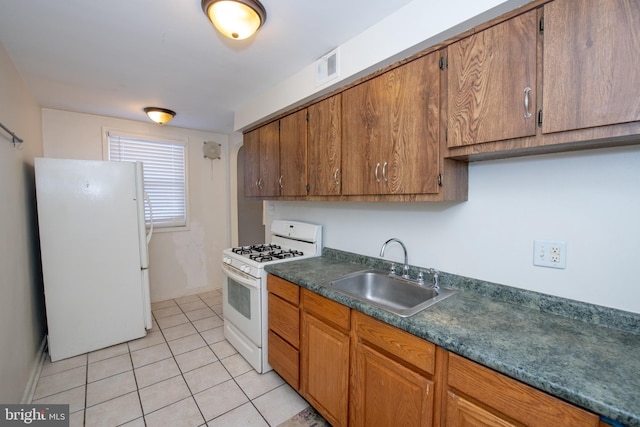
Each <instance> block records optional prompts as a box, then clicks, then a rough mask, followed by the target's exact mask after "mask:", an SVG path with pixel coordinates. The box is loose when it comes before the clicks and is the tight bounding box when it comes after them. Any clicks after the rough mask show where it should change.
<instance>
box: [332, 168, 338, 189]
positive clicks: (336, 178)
mask: <svg viewBox="0 0 640 427" xmlns="http://www.w3.org/2000/svg"><path fill="white" fill-rule="evenodd" d="M338 172H340V168H336V171H335V172H334V173H333V182H335V183H336V185H340V181H338Z"/></svg>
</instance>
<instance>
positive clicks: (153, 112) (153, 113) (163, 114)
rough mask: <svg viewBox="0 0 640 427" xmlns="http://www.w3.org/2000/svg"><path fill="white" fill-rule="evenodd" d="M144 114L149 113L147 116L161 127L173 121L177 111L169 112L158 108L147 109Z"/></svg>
mask: <svg viewBox="0 0 640 427" xmlns="http://www.w3.org/2000/svg"><path fill="white" fill-rule="evenodd" d="M144 112H145V113H147V116H149V118H150V119H151V120H153V121H154V122H156V123H158V124H159V125H164V124H167V123H169V122H170V121H171V119H173V118H174V117H175V115H176V112H175V111H171V110H167V109H166V108H158V107H146V108H145V109H144Z"/></svg>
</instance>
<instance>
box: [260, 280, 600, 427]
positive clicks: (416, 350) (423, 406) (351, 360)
mask: <svg viewBox="0 0 640 427" xmlns="http://www.w3.org/2000/svg"><path fill="white" fill-rule="evenodd" d="M267 283H268V285H267V286H268V290H269V363H270V364H271V366H272V367H273V368H274V370H275V371H276V372H278V373H279V374H280V375H281V376H282V377H283V378H284V379H285V380H286V381H287V382H288V383H289V384H290V385H291V386H292V387H294V388H295V389H296V390H298V391H299V393H300V394H301V395H302V396H303V397H304V398H305V399H306V400H307V401H309V403H310V404H311V405H312V406H313V407H314V408H315V409H316V410H317V411H318V412H319V413H320V414H321V415H322V416H323V417H324V418H325V419H327V421H329V422H330V423H331V425H332V426H334V427H337V426H348V425H349V426H354V427H356V426H363V427H378V426H379V427H387V426H389V427H395V426H407V427H412V426H416V427H426V426H429V427H431V426H433V427H436V426H450V427H506V426H518V427H521V426H525V425H526V426H529V427H547V426H563V427H590V426H591V427H604V425H603V424H600V420H599V417H598V416H597V415H595V414H592V413H590V412H588V411H585V410H583V409H580V408H578V407H575V406H573V405H571V404H569V403H567V402H565V401H563V400H561V399H558V398H555V397H553V396H551V395H549V394H546V393H544V392H542V391H540V390H537V389H535V388H533V387H530V386H528V385H526V384H523V383H521V382H519V381H517V380H514V379H512V378H509V377H507V376H505V375H503V374H500V373H498V372H495V371H493V370H491V369H489V368H486V367H484V366H482V365H479V364H477V363H475V362H472V361H470V360H468V359H465V358H463V357H461V356H458V355H456V354H454V353H451V352H447V351H446V350H444V349H442V348H440V347H438V346H436V345H434V344H433V343H430V342H428V341H425V340H423V339H421V338H418V337H416V336H415V335H411V334H409V333H407V332H404V331H402V330H400V329H398V328H395V327H393V326H390V325H388V324H386V323H384V322H381V321H379V320H376V319H374V318H372V317H370V316H367V315H365V314H362V313H360V312H358V311H356V310H351V309H349V308H348V307H346V306H343V305H342V304H339V303H337V302H335V301H331V300H329V299H327V298H324V297H322V296H320V295H318V294H316V293H314V292H311V291H309V290H307V289H300V288H299V287H298V286H297V285H295V284H293V283H290V282H287V281H286V280H283V279H280V278H278V277H275V276H269V278H268V280H267Z"/></svg>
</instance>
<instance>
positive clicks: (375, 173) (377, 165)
mask: <svg viewBox="0 0 640 427" xmlns="http://www.w3.org/2000/svg"><path fill="white" fill-rule="evenodd" d="M379 168H380V163H377V164H376V171H375V172H374V175H375V177H376V182H380V178H379V177H378V169H379Z"/></svg>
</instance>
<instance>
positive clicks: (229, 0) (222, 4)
mask: <svg viewBox="0 0 640 427" xmlns="http://www.w3.org/2000/svg"><path fill="white" fill-rule="evenodd" d="M202 10H203V11H204V13H205V15H207V17H208V18H209V20H210V21H211V22H212V23H213V26H214V27H216V29H217V30H218V31H220V33H222V34H223V35H224V36H226V37H229V38H230V39H233V40H243V39H246V38H249V37H251V36H252V35H253V34H254V33H255V32H256V31H258V29H259V28H260V27H261V26H262V25H263V24H264V22H265V21H266V20H267V11H266V10H265V8H264V6H262V4H260V2H259V1H258V0H202Z"/></svg>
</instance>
